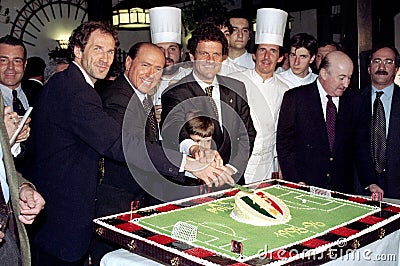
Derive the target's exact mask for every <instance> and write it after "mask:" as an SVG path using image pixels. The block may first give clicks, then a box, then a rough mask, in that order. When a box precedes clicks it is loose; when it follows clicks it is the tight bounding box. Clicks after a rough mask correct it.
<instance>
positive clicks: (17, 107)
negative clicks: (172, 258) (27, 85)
mask: <svg viewBox="0 0 400 266" xmlns="http://www.w3.org/2000/svg"><path fill="white" fill-rule="evenodd" d="M12 95H13V111H14V112H16V113H17V114H18V115H19V116H23V115H24V114H25V109H24V106H23V105H22V103H21V100H20V99H18V92H17V91H16V90H13V91H12Z"/></svg>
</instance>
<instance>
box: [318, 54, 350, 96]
mask: <svg viewBox="0 0 400 266" xmlns="http://www.w3.org/2000/svg"><path fill="white" fill-rule="evenodd" d="M352 74H353V64H352V63H351V61H348V60H341V59H338V60H332V62H331V67H330V68H329V71H327V70H326V69H321V71H320V75H319V76H320V77H319V80H320V82H321V84H322V86H323V87H324V90H325V91H326V93H327V94H329V95H331V96H333V97H335V96H337V97H339V96H342V95H343V93H344V92H345V90H346V89H347V87H348V86H349V84H350V80H351V75H352Z"/></svg>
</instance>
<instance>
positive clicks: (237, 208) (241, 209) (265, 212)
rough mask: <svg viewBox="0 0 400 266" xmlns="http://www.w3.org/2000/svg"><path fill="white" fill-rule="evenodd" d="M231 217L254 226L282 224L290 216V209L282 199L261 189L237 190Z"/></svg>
mask: <svg viewBox="0 0 400 266" xmlns="http://www.w3.org/2000/svg"><path fill="white" fill-rule="evenodd" d="M231 217H232V218H233V219H235V220H236V221H238V222H241V223H246V224H251V225H255V226H271V225H277V224H283V223H286V222H288V221H289V220H290V218H291V216H290V210H289V208H288V207H287V206H286V204H285V203H284V202H283V201H282V200H280V199H279V198H277V197H275V196H273V195H271V194H269V193H267V192H265V191H261V190H259V191H254V192H253V193H251V192H245V191H240V192H238V193H237V194H236V195H235V205H234V207H233V210H232V212H231Z"/></svg>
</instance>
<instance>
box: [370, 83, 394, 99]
mask: <svg viewBox="0 0 400 266" xmlns="http://www.w3.org/2000/svg"><path fill="white" fill-rule="evenodd" d="M371 87H372V90H371V96H372V95H375V92H377V91H383V95H382V97H389V98H391V97H392V96H393V91H394V83H392V84H390V85H389V86H387V87H385V88H383V89H382V90H378V89H377V88H376V87H375V86H373V85H371Z"/></svg>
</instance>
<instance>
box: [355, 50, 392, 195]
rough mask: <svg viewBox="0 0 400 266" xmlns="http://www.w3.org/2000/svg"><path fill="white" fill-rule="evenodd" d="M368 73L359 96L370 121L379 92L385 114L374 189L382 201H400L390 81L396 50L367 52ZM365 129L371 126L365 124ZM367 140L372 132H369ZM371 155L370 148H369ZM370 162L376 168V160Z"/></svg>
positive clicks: (374, 158)
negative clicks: (380, 162)
mask: <svg viewBox="0 0 400 266" xmlns="http://www.w3.org/2000/svg"><path fill="white" fill-rule="evenodd" d="M368 62H369V65H368V73H369V75H370V77H371V85H370V86H368V87H366V88H363V89H362V90H361V94H362V95H363V96H364V97H365V99H366V101H367V103H368V112H367V113H368V114H371V116H370V119H372V118H373V115H374V102H375V100H376V95H377V92H383V94H382V96H380V100H381V102H382V104H383V108H384V113H385V123H384V124H385V131H384V136H383V141H384V142H386V144H385V143H383V144H380V145H382V146H386V152H385V151H383V152H384V153H385V156H384V157H385V158H383V167H382V169H379V166H378V165H376V167H375V173H376V174H377V177H378V183H377V184H378V185H379V186H380V187H382V189H383V190H384V191H385V197H388V198H395V199H400V163H399V162H400V88H399V86H397V85H396V84H394V79H395V76H396V73H397V70H398V68H399V65H400V58H399V52H398V50H397V49H396V48H395V47H393V46H389V45H380V46H377V47H375V48H374V49H372V50H371V53H370V57H369V61H368ZM367 125H371V126H372V127H373V124H371V123H367ZM370 132H371V137H372V134H373V128H371V131H370ZM371 149H372V152H373V148H372V146H371ZM373 161H374V163H375V164H377V158H376V156H374V157H373Z"/></svg>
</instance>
